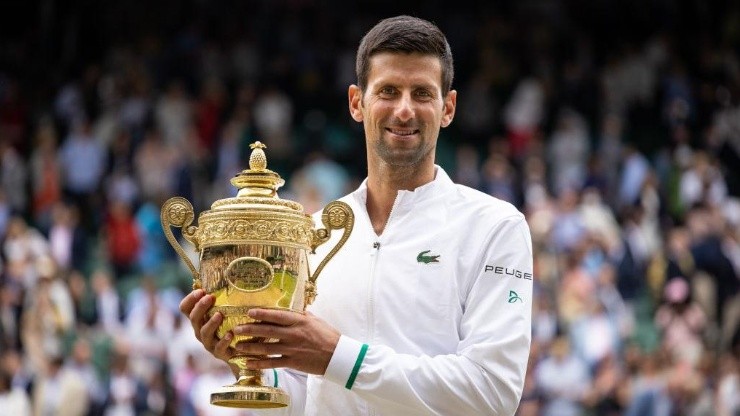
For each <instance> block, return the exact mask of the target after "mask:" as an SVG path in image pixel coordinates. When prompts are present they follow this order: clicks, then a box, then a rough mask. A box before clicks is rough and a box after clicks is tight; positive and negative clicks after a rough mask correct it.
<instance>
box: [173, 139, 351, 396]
mask: <svg viewBox="0 0 740 416" xmlns="http://www.w3.org/2000/svg"><path fill="white" fill-rule="evenodd" d="M250 147H251V148H252V149H253V151H252V155H251V156H250V158H249V169H247V170H244V171H242V172H240V173H239V174H237V175H236V176H235V177H234V178H233V179H232V180H231V183H232V184H233V185H234V186H235V187H237V188H238V189H239V192H238V193H237V196H236V197H234V198H226V199H220V200H218V201H216V202H214V203H213V204H212V205H211V209H210V210H207V211H204V212H202V213H200V215H199V216H198V225H197V226H195V225H192V222H193V219H194V218H195V213H194V211H193V207H192V205H191V204H190V202H188V200H186V199H185V198H181V197H174V198H170V199H169V200H167V201H166V202H165V203H164V205H163V206H162V212H161V220H162V227H163V228H164V232H165V235H166V236H167V240H168V241H169V242H170V244H171V245H172V247H173V248H174V249H175V251H176V252H177V254H178V255H179V256H180V257H181V258H182V259H183V261H184V262H185V264H186V265H187V266H188V267H189V268H190V271H191V272H192V274H193V288H203V289H205V291H206V292H207V293H210V294H213V295H214V296H215V297H216V303H215V305H214V306H213V307H212V308H211V310H210V311H208V316H209V317H210V316H213V314H214V313H216V312H220V313H221V314H222V315H223V317H224V320H223V323H222V324H221V326H220V327H219V329H218V336H219V337H223V336H224V335H225V334H226V333H227V332H229V331H231V330H232V329H233V328H234V327H235V326H237V325H242V324H246V323H249V322H252V321H253V320H252V319H250V318H249V317H247V311H248V310H249V309H250V308H275V309H284V310H291V311H296V312H303V310H304V309H305V307H306V305H309V304H310V303H311V302H312V301H313V299H314V297H315V296H316V290H315V287H316V286H315V282H316V278H317V277H318V275H319V273H320V272H321V270H322V269H323V267H324V265H325V264H326V262H327V261H329V260H330V259H331V258H332V257H333V256H334V254H336V252H337V251H338V250H339V249H340V248H341V247H342V245H344V242H345V241H346V240H347V238H349V235H350V233H351V232H352V226H353V224H354V215H353V213H352V210H351V209H350V207H349V206H348V205H347V204H345V203H344V202H340V201H334V202H331V203H329V204H328V205H327V206H326V207H325V208H324V211H323V214H322V222H323V225H324V227H325V228H320V229H314V228H313V221H312V219H311V217H310V216H309V215H308V214H306V213H304V212H303V207H302V206H301V205H300V204H299V203H297V202H294V201H290V200H284V199H280V197H279V196H278V195H277V189H278V188H279V187H280V186H282V185H283V184H284V183H285V181H284V180H283V179H282V178H281V177H280V175H278V174H277V173H275V172H273V171H271V170H269V169H267V159H266V157H265V152H264V151H263V149H264V148H265V146H264V145H263V144H262V143H260V142H255V143H253V144H252V145H251V146H250ZM173 226H174V227H178V228H181V229H182V235H183V237H184V238H185V239H186V240H187V241H189V242H190V243H192V244H193V245H194V246H195V250H196V251H197V252H198V253H199V256H200V264H199V266H200V267H199V268H198V269H196V267H195V266H194V265H193V263H192V262H191V261H190V259H189V258H188V257H187V255H186V254H185V252H184V250H183V248H182V247H181V246H180V244H179V243H178V242H177V239H176V238H175V236H174V235H173V234H172V230H171V227H173ZM339 229H343V230H344V231H343V234H342V236H341V238H340V239H339V241H338V242H337V244H336V246H335V247H334V248H333V249H332V250H331V251H330V252H329V254H328V255H327V256H326V257H325V258H324V259H323V261H322V262H321V263H320V264H319V266H318V267H317V269H316V270H315V271H314V273H313V274H310V273H309V270H308V260H307V256H308V254H309V252H313V251H314V249H315V248H316V247H318V246H319V245H321V244H323V243H325V242H326V241H328V240H329V237H330V233H331V231H332V230H339ZM276 341H277V340H274V339H264V338H257V337H248V336H242V335H239V336H235V337H234V339H233V340H232V343H231V346H232V347H233V346H235V345H236V344H237V343H239V342H276ZM250 359H252V357H250V356H246V355H238V356H235V357H233V358H231V359H230V363H231V364H232V365H234V366H236V367H237V368H239V376H238V380H237V382H236V383H235V384H232V385H229V386H224V387H222V388H221V389H219V390H218V391H216V392H214V393H213V394H211V403H212V404H215V405H219V406H227V407H244V408H273V407H283V406H287V405H288V404H289V403H290V398H289V397H288V395H287V394H286V393H285V392H284V391H283V390H281V389H279V388H277V387H271V386H264V385H262V373H261V371H259V370H248V369H247V368H246V366H245V363H246V362H247V360H250Z"/></svg>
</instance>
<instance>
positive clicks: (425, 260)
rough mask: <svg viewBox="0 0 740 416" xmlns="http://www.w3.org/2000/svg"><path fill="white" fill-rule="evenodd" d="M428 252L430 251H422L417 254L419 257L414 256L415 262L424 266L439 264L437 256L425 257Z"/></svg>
mask: <svg viewBox="0 0 740 416" xmlns="http://www.w3.org/2000/svg"><path fill="white" fill-rule="evenodd" d="M430 251H432V250H427V251H422V252H421V253H419V255H418V256H416V261H418V262H419V263H424V264H429V263H439V260H437V259H438V258H439V254H437V255H432V256H427V253H429V252H430Z"/></svg>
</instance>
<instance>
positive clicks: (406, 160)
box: [375, 129, 432, 168]
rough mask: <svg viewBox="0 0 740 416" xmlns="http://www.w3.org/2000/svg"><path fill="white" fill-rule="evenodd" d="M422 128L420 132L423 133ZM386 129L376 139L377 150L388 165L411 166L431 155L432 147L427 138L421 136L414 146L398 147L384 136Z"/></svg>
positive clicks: (418, 163)
mask: <svg viewBox="0 0 740 416" xmlns="http://www.w3.org/2000/svg"><path fill="white" fill-rule="evenodd" d="M421 131H423V130H422V129H420V133H419V134H422V133H421ZM384 133H385V131H383V132H382V133H381V134H380V137H379V138H378V140H376V141H375V152H376V154H377V155H378V157H379V158H380V160H382V161H383V162H385V163H386V164H387V165H388V166H392V167H399V168H411V167H414V166H418V165H420V164H421V163H422V161H423V160H424V159H425V158H426V157H428V156H429V153H430V152H431V151H432V148H431V147H430V146H429V143H427V141H426V140H424V138H423V137H421V140H419V143H418V144H417V145H416V146H414V147H412V148H398V147H395V146H392V145H391V144H390V143H389V142H390V140H388V139H386V138H385V137H384Z"/></svg>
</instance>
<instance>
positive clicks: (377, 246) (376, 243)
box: [373, 241, 380, 250]
mask: <svg viewBox="0 0 740 416" xmlns="http://www.w3.org/2000/svg"><path fill="white" fill-rule="evenodd" d="M373 248H374V249H376V250H378V249H380V241H376V242H374V243H373Z"/></svg>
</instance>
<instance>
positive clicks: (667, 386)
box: [0, 0, 740, 416]
mask: <svg viewBox="0 0 740 416" xmlns="http://www.w3.org/2000/svg"><path fill="white" fill-rule="evenodd" d="M61 3H63V2H54V1H40V2H37V6H39V7H32V8H27V9H23V10H20V11H17V13H19V14H20V15H22V16H15V17H14V15H13V14H12V13H11V14H10V15H8V14H7V13H5V14H4V17H3V18H2V19H3V20H4V22H3V23H7V24H8V25H10V26H9V27H11V28H13V27H16V26H14V21H15V20H18V21H23V22H24V23H23V24H24V26H27V27H30V28H31V30H28V28H27V27H26V30H22V31H19V32H17V33H22V34H21V35H17V34H15V35H8V34H5V35H4V37H3V38H2V39H0V63H2V65H0V68H5V69H0V161H1V162H0V248H1V250H0V251H1V252H0V414H2V415H5V414H7V415H26V414H34V415H44V416H45V415H105V416H109V415H110V416H118V415H184V416H195V415H198V416H205V415H220V414H244V412H243V411H236V410H230V409H229V410H224V409H220V408H216V407H211V406H209V405H208V399H209V394H210V392H211V391H212V390H213V389H214V388H216V387H218V386H221V385H224V384H229V383H231V382H233V376H232V375H231V373H230V371H229V369H228V368H227V367H226V366H225V364H223V363H220V362H218V361H216V360H215V359H213V358H212V357H210V356H209V355H208V354H207V353H206V352H205V351H204V350H203V348H202V347H201V346H200V344H199V343H198V342H197V341H196V340H195V338H194V336H193V333H192V328H191V327H190V325H189V322H188V321H187V319H186V318H185V317H183V316H181V315H180V313H179V311H178V303H179V301H180V299H181V298H182V296H183V295H184V294H185V293H187V292H188V291H189V287H190V282H191V276H190V275H189V272H188V271H187V269H186V268H185V267H184V266H183V264H182V263H181V262H180V261H179V259H178V258H177V256H176V255H175V253H174V251H173V250H172V249H171V247H170V246H169V244H168V243H167V241H166V239H165V237H164V234H163V232H162V229H161V226H160V223H159V207H160V206H161V204H162V202H163V201H164V200H165V199H166V198H169V197H171V196H175V195H179V196H184V197H186V198H188V199H189V200H190V201H191V202H193V205H194V206H195V209H196V212H200V211H202V210H204V209H208V207H209V206H210V203H211V202H212V201H214V200H215V199H219V198H224V197H228V196H231V195H233V194H234V190H233V188H232V187H231V185H230V184H229V179H230V178H231V177H232V176H233V175H234V174H235V173H237V172H239V171H240V170H242V169H244V168H246V167H247V163H246V161H247V159H248V155H249V144H250V143H251V142H253V141H255V140H260V141H262V142H263V143H266V144H267V146H268V148H267V155H268V159H269V160H268V168H270V169H272V170H275V171H277V172H279V173H280V174H281V175H282V176H283V177H284V178H286V181H287V186H286V188H285V189H284V190H281V192H280V194H281V196H282V197H283V198H286V199H293V200H296V201H299V202H301V203H302V204H303V205H304V207H305V210H306V211H307V212H313V211H316V210H319V209H320V208H321V207H322V206H323V205H324V204H325V203H327V202H329V201H331V200H333V199H335V198H337V197H339V196H341V195H343V194H344V193H346V192H348V191H349V190H351V189H353V188H354V187H355V186H356V185H357V184H358V183H359V181H361V180H362V179H363V178H364V174H365V161H364V140H363V131H362V129H361V126H359V125H357V124H356V123H354V122H352V121H351V119H350V118H349V117H348V115H347V111H346V88H347V86H348V85H349V84H350V83H353V82H354V80H355V79H354V78H355V77H354V51H355V48H356V46H357V42H358V41H359V39H360V37H361V36H362V35H363V32H364V30H366V29H367V28H369V27H370V26H371V25H372V24H373V23H375V21H377V20H378V18H380V17H385V16H389V15H392V14H395V13H399V12H406V13H412V14H417V15H419V16H421V17H425V18H428V19H430V20H432V21H434V22H435V23H437V24H438V25H439V26H440V27H441V29H442V30H443V31H444V32H445V33H446V34H447V35H448V38H449V41H450V43H451V46H452V50H453V53H454V54H455V59H456V69H457V71H456V76H457V78H456V79H455V81H454V84H453V87H454V88H455V89H457V90H458V92H459V100H458V111H457V116H456V119H455V122H454V123H453V126H452V127H450V128H449V129H445V130H443V132H442V135H441V137H440V140H439V145H438V155H437V160H438V163H439V164H440V165H441V166H443V167H444V168H445V169H446V170H447V171H448V172H450V174H451V176H453V177H454V178H455V180H456V182H458V183H462V184H465V185H468V186H471V187H473V188H477V189H479V190H481V191H483V192H486V193H489V194H491V195H494V196H496V197H498V198H501V199H504V200H507V201H509V202H511V203H513V204H515V205H516V206H517V207H518V208H519V209H521V210H522V211H523V212H524V213H525V214H526V216H527V219H528V222H529V224H530V228H531V231H532V239H533V245H534V250H535V254H534V259H535V300H534V305H533V328H532V330H533V342H532V352H531V356H530V360H529V370H528V373H527V379H526V385H525V391H524V395H523V398H522V403H521V406H520V409H519V411H518V413H517V414H518V415H521V416H528V415H545V416H560V415H562V416H568V415H574V416H576V415H605V416H609V415H627V416H637V415H646V416H652V415H655V416H674V415H688V416H702V415H719V416H737V415H740V290H739V289H740V280H739V277H738V276H739V275H740V168H738V166H740V53H739V52H738V50H739V49H738V47H739V45H740V7H737V5H735V6H734V7H732V6H731V4H730V3H731V2H710V3H709V4H705V2H701V1H690V2H678V3H680V4H669V3H672V2H661V1H648V2H634V1H627V2H624V1H602V2H594V4H588V5H587V4H583V3H578V4H577V5H576V4H574V3H573V2H562V1H553V2H537V1H516V2H515V1H509V2H500V3H501V4H498V5H496V6H483V5H480V4H478V2H472V3H471V4H470V5H468V6H466V7H462V6H461V7H458V8H455V9H453V8H451V7H450V6H448V5H442V4H441V3H439V2H424V3H423V4H422V3H421V2H419V3H412V4H413V5H414V7H411V8H407V9H404V10H400V9H398V5H396V4H395V3H394V2H389V1H380V2H373V3H372V4H370V3H364V2H359V3H357V4H354V5H351V4H339V3H340V2H336V4H334V3H333V2H326V4H325V2H314V1H307V0H303V1H301V0H292V1H287V0H285V1H277V2H274V1H255V2H239V1H233V2H231V1H213V2H203V1H192V2H178V1H163V2H157V3H156V4H149V3H143V2H137V1H133V2H121V3H122V4H119V3H116V4H102V3H107V2H100V3H101V4H88V5H87V6H85V7H83V6H81V5H79V4H77V3H74V2H70V3H69V4H66V3H65V4H61ZM342 3H350V2H342ZM465 3H466V2H463V4H465ZM576 6H577V7H576ZM21 17H24V18H21ZM28 22H31V23H28ZM16 25H17V24H16ZM29 25H30V26H29ZM6 27H7V25H6ZM191 254H193V255H195V253H191Z"/></svg>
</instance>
